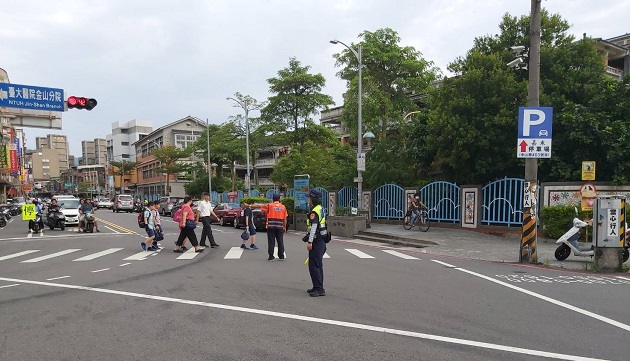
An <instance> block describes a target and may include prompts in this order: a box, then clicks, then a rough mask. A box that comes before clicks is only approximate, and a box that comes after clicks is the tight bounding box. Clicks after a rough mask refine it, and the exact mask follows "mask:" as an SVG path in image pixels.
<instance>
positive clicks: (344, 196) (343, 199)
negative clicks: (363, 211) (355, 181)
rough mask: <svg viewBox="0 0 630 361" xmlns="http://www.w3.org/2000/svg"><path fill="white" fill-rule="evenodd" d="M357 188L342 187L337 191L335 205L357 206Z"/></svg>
mask: <svg viewBox="0 0 630 361" xmlns="http://www.w3.org/2000/svg"><path fill="white" fill-rule="evenodd" d="M358 195H359V189H358V188H357V187H344V188H341V189H340V190H339V192H337V207H358V206H359V203H358Z"/></svg>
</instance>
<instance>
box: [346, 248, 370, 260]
mask: <svg viewBox="0 0 630 361" xmlns="http://www.w3.org/2000/svg"><path fill="white" fill-rule="evenodd" d="M346 251H348V252H350V253H352V254H353V255H355V256H357V257H359V258H366V259H369V258H374V257H372V256H370V255H369V254H367V253H365V252H361V251H359V250H358V249H353V248H346Z"/></svg>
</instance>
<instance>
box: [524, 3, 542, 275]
mask: <svg viewBox="0 0 630 361" xmlns="http://www.w3.org/2000/svg"><path fill="white" fill-rule="evenodd" d="M541 1H542V0H531V15H530V17H531V19H530V24H531V25H530V45H529V82H528V87H527V106H528V107H538V106H539V105H540V32H541V18H542V15H541V9H540V7H541ZM528 185H529V189H527V186H528ZM525 187H526V189H524V192H529V194H530V197H531V199H532V201H531V202H528V205H529V207H525V202H524V206H523V230H522V234H521V247H520V253H519V262H521V263H538V253H537V251H536V247H537V245H536V243H537V237H538V235H537V223H538V222H537V215H536V206H537V204H538V202H537V201H536V198H537V190H538V159H537V158H526V159H525Z"/></svg>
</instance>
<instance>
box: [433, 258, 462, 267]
mask: <svg viewBox="0 0 630 361" xmlns="http://www.w3.org/2000/svg"><path fill="white" fill-rule="evenodd" d="M431 261H433V262H435V263H439V264H441V265H442V266H446V267H449V268H457V266H453V265H452V264H448V263H446V262H442V261H438V260H436V259H432V260H431Z"/></svg>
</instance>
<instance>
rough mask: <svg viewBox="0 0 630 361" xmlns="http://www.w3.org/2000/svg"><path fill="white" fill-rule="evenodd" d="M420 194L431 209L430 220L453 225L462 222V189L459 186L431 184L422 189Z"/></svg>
mask: <svg viewBox="0 0 630 361" xmlns="http://www.w3.org/2000/svg"><path fill="white" fill-rule="evenodd" d="M420 192H421V196H420V200H421V201H422V203H424V204H425V205H426V206H427V208H429V210H428V213H429V219H431V220H434V221H438V222H453V223H457V222H459V221H460V219H461V211H460V187H459V186H458V185H457V184H455V183H450V182H444V181H437V182H431V183H429V184H427V185H425V186H424V187H422V189H420Z"/></svg>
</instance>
